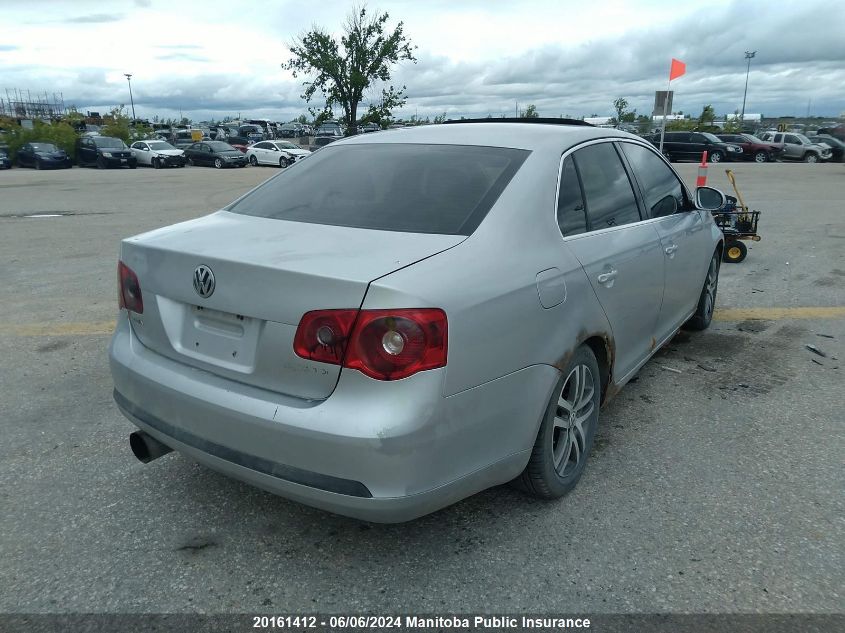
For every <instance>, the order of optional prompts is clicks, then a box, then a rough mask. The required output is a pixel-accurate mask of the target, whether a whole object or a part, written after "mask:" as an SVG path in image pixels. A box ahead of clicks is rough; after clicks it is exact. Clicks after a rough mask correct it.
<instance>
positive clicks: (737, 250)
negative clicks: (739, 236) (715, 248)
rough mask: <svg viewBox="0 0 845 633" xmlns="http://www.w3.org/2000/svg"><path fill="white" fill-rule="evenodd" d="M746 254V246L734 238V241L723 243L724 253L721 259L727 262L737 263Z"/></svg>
mask: <svg viewBox="0 0 845 633" xmlns="http://www.w3.org/2000/svg"><path fill="white" fill-rule="evenodd" d="M746 255H748V248H746V246H745V244H743V243H742V242H740V241H739V240H736V241H734V242H728V243H727V244H726V245H725V254H724V256H723V257H722V259H724V260H725V261H726V262H728V263H729V264H738V263H739V262H741V261H742V260H743V259H745V256H746Z"/></svg>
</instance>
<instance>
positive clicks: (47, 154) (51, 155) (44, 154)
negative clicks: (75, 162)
mask: <svg viewBox="0 0 845 633" xmlns="http://www.w3.org/2000/svg"><path fill="white" fill-rule="evenodd" d="M35 155H36V156H40V157H42V158H67V152H65V151H64V150H61V149H60V150H59V151H57V152H35Z"/></svg>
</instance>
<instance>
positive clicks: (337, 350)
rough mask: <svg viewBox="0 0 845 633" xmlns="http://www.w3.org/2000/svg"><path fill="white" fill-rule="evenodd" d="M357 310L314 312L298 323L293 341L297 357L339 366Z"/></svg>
mask: <svg viewBox="0 0 845 633" xmlns="http://www.w3.org/2000/svg"><path fill="white" fill-rule="evenodd" d="M356 316H358V310H314V311H313V312H306V313H305V315H303V317H302V319H301V320H300V321H299V327H298V328H297V329H296V336H294V338H293V351H295V352H296V355H297V356H301V357H302V358H307V359H308V360H317V361H320V362H321V363H331V364H332V365H340V364H341V363H342V362H343V355H344V353H345V352H346V344H347V342H348V341H349V335H350V334H351V333H352V326H353V325H354V324H355V317H356Z"/></svg>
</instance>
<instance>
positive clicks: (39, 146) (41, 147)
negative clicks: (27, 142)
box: [32, 143, 59, 152]
mask: <svg viewBox="0 0 845 633" xmlns="http://www.w3.org/2000/svg"><path fill="white" fill-rule="evenodd" d="M32 149H34V150H35V151H36V152H56V151H58V150H59V148H58V147H56V146H55V145H53V144H52V143H33V144H32Z"/></svg>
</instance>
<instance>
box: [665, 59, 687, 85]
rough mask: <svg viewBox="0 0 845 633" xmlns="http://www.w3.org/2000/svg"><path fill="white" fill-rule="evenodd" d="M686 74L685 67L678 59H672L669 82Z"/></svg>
mask: <svg viewBox="0 0 845 633" xmlns="http://www.w3.org/2000/svg"><path fill="white" fill-rule="evenodd" d="M685 72H687V65H686V64H685V63H684V62H682V61H681V60H679V59H675V58H674V57H673V58H672V67H671V68H670V69H669V81H672V80H673V79H677V78H678V77H680V76H681V75H683V74H684V73H685Z"/></svg>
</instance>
